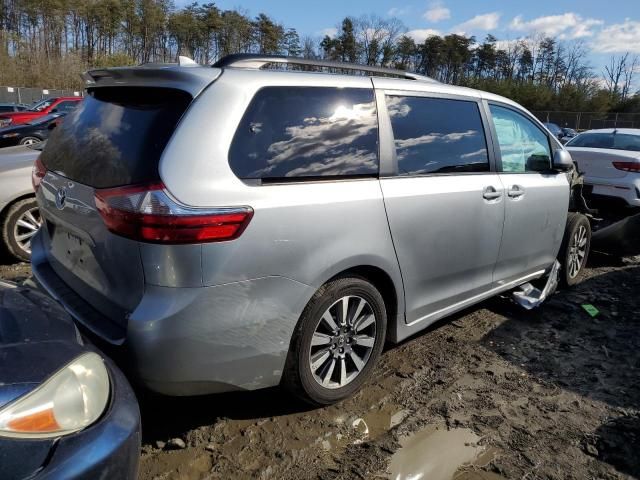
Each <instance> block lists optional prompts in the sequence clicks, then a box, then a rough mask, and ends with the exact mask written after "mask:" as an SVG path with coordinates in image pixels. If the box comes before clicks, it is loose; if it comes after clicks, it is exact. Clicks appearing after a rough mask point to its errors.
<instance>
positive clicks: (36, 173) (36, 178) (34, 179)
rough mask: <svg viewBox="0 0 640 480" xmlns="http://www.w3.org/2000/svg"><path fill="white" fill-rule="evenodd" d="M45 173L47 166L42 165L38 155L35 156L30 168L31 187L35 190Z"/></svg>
mask: <svg viewBox="0 0 640 480" xmlns="http://www.w3.org/2000/svg"><path fill="white" fill-rule="evenodd" d="M46 174H47V167H45V166H44V163H42V160H40V157H38V158H36V161H35V163H34V164H33V168H32V169H31V185H33V189H34V190H35V191H36V192H37V191H38V187H39V186H40V182H42V179H43V178H44V176H45V175H46Z"/></svg>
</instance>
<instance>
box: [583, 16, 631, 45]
mask: <svg viewBox="0 0 640 480" xmlns="http://www.w3.org/2000/svg"><path fill="white" fill-rule="evenodd" d="M593 49H594V50H595V51H598V52H604V53H624V52H632V53H640V22H636V21H633V20H630V19H628V18H627V19H626V20H625V21H624V23H616V24H614V25H609V26H608V27H605V28H603V29H602V30H601V31H600V32H599V33H598V35H596V38H595V41H594V42H593Z"/></svg>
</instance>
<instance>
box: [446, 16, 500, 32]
mask: <svg viewBox="0 0 640 480" xmlns="http://www.w3.org/2000/svg"><path fill="white" fill-rule="evenodd" d="M499 23H500V13H498V12H491V13H485V14H483V15H476V16H475V17H473V18H472V19H470V20H467V21H466V22H463V23H461V24H460V25H456V26H455V27H453V29H454V30H455V31H460V32H470V31H476V30H485V31H486V30H495V29H496V28H498V24H499Z"/></svg>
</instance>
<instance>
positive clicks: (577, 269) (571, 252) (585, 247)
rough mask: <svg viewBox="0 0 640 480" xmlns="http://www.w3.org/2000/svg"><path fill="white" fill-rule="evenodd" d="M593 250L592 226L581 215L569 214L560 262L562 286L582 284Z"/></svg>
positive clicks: (559, 256)
mask: <svg viewBox="0 0 640 480" xmlns="http://www.w3.org/2000/svg"><path fill="white" fill-rule="evenodd" d="M590 249H591V224H590V223H589V219H588V218H587V217H585V216H584V215H582V214H581V213H573V212H571V213H569V215H568V217H567V227H566V229H565V232H564V239H563V240H562V246H561V247H560V253H559V255H558V260H560V264H561V265H562V269H561V270H560V284H561V285H562V286H564V287H571V286H573V285H576V284H577V283H579V282H580V280H581V278H582V276H583V274H584V269H585V266H586V264H587V258H588V257H589V251H590Z"/></svg>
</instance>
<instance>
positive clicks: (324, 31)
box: [318, 27, 338, 38]
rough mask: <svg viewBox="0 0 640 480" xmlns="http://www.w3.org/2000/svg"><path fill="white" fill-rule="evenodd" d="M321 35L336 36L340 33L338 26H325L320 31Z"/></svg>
mask: <svg viewBox="0 0 640 480" xmlns="http://www.w3.org/2000/svg"><path fill="white" fill-rule="evenodd" d="M318 35H319V36H321V37H324V36H328V37H329V38H335V37H336V35H338V29H337V28H336V27H330V28H323V29H322V30H320V31H319V32H318Z"/></svg>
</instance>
